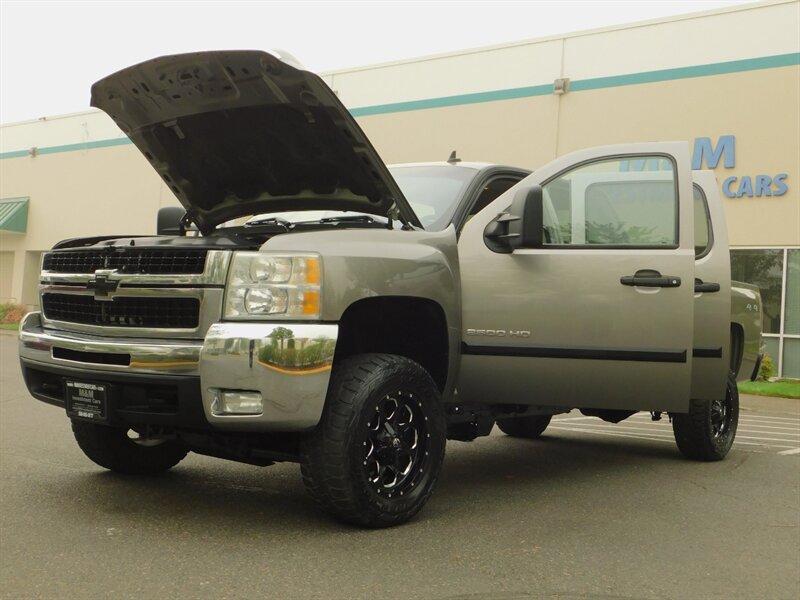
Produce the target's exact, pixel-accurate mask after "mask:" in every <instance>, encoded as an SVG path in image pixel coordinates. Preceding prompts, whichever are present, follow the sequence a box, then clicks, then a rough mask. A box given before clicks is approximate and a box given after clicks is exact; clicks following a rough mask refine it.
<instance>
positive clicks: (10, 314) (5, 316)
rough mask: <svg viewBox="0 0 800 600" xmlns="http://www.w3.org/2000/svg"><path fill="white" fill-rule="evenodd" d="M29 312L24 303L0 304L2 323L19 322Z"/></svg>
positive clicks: (0, 321) (0, 319)
mask: <svg viewBox="0 0 800 600" xmlns="http://www.w3.org/2000/svg"><path fill="white" fill-rule="evenodd" d="M27 312H28V309H27V308H25V307H24V306H23V305H22V304H13V303H8V304H0V323H2V324H4V325H11V324H14V325H15V324H17V323H19V322H20V321H21V320H22V317H24V316H25V314H26V313H27Z"/></svg>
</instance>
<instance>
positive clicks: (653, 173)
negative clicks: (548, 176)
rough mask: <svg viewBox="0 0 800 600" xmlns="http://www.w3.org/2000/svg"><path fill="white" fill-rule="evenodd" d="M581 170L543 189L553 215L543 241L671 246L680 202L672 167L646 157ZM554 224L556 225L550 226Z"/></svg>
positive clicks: (594, 165)
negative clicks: (635, 168)
mask: <svg viewBox="0 0 800 600" xmlns="http://www.w3.org/2000/svg"><path fill="white" fill-rule="evenodd" d="M636 164H637V165H641V166H646V167H647V168H648V169H649V170H647V171H632V170H631V167H632V165H633V163H632V161H629V160H626V159H613V160H604V161H598V162H593V163H589V164H586V165H582V166H579V167H577V168H575V169H573V170H571V171H568V172H567V173H564V174H563V175H560V176H559V177H557V178H556V179H554V180H552V181H550V182H549V183H547V184H546V185H545V186H544V193H545V198H547V199H549V200H550V203H551V205H552V208H553V214H551V215H549V218H548V219H546V227H547V228H548V231H547V232H546V233H547V235H546V239H551V240H555V241H556V243H563V244H572V245H590V246H623V247H624V246H631V247H638V246H651V247H652V246H655V247H659V246H673V245H676V244H677V243H678V236H677V218H678V202H677V192H676V185H675V172H674V169H673V165H672V162H671V161H669V160H666V159H664V158H661V157H652V158H649V157H646V158H644V159H642V161H641V162H639V161H637V162H636ZM553 219H555V222H552V221H553Z"/></svg>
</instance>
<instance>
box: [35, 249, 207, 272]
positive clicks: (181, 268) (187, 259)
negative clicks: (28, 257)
mask: <svg viewBox="0 0 800 600" xmlns="http://www.w3.org/2000/svg"><path fill="white" fill-rule="evenodd" d="M207 254H208V251H207V250H177V251H176V250H148V249H144V248H121V249H114V250H111V251H110V250H64V251H60V252H48V253H47V254H45V256H44V263H43V268H44V270H45V271H50V272H53V273H94V272H95V271H97V270H98V269H116V270H117V271H118V272H119V273H127V274H148V275H191V274H199V273H202V272H203V271H204V270H205V265H206V255H207Z"/></svg>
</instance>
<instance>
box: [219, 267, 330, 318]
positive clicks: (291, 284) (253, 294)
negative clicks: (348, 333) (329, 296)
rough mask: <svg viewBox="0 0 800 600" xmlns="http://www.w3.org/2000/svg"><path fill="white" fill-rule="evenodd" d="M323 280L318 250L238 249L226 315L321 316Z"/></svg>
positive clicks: (229, 284) (226, 303)
mask: <svg viewBox="0 0 800 600" xmlns="http://www.w3.org/2000/svg"><path fill="white" fill-rule="evenodd" d="M321 291H322V281H321V277H320V258H319V256H318V255H316V254H298V255H275V254H264V253H261V252H234V253H233V260H232V261H231V269H230V273H229V274H228V287H227V289H226V292H225V318H226V319H276V318H286V319H308V320H314V319H319V316H320V300H321Z"/></svg>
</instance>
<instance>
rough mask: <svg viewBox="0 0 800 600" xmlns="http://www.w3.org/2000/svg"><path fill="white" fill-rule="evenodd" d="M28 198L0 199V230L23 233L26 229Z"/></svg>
mask: <svg viewBox="0 0 800 600" xmlns="http://www.w3.org/2000/svg"><path fill="white" fill-rule="evenodd" d="M29 203H30V199H29V198H6V199H4V200H0V231H1V232H10V233H25V232H26V231H27V230H28V204H29Z"/></svg>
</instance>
